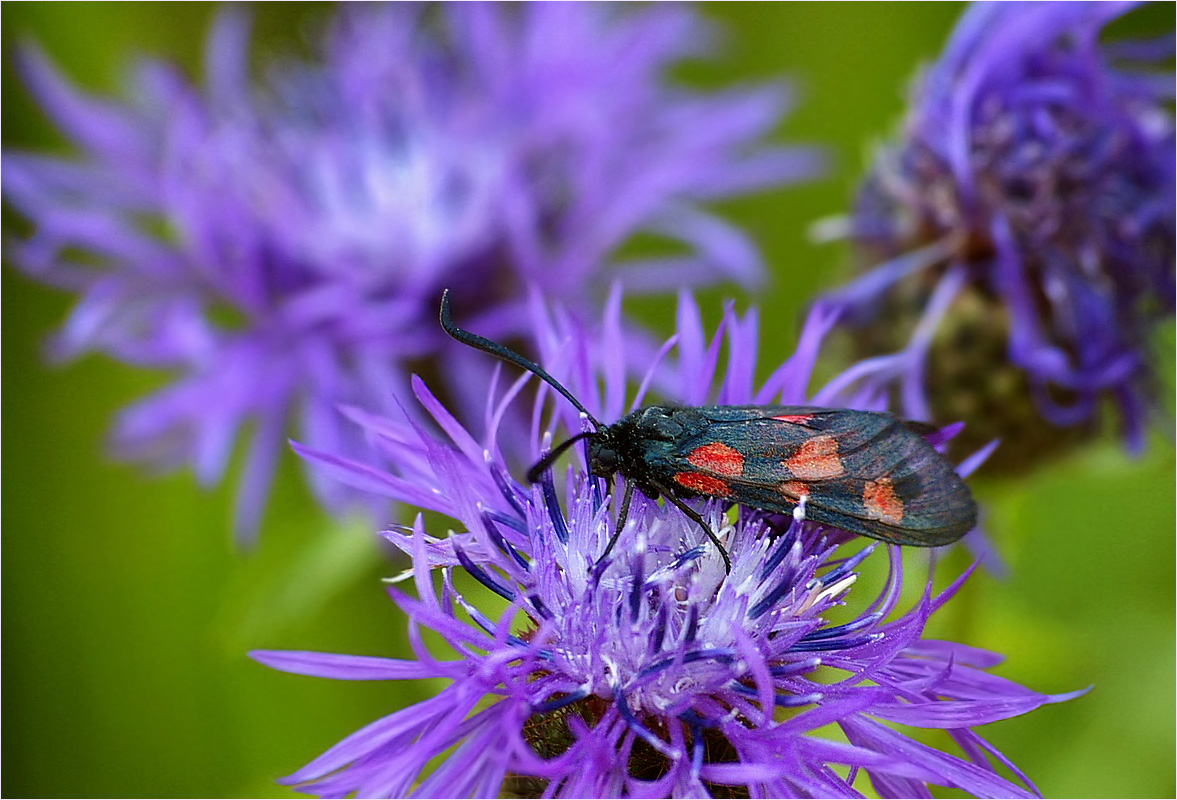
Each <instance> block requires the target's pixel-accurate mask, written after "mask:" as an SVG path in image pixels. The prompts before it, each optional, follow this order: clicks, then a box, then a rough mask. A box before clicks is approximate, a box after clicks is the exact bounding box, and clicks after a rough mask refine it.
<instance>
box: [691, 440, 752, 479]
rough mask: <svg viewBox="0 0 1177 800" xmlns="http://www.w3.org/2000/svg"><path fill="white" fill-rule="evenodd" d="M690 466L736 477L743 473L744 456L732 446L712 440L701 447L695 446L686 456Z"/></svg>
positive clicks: (726, 476) (727, 476)
mask: <svg viewBox="0 0 1177 800" xmlns="http://www.w3.org/2000/svg"><path fill="white" fill-rule="evenodd" d="M687 461H688V462H689V463H690V464H691V466H695V467H698V468H699V469H705V470H707V471H708V472H714V473H715V474H717V475H723V476H724V477H725V478H738V477H740V476H741V475H743V474H744V456H743V455H741V454H740V451H739V450H737V449H736V448H734V447H728V446H727V445H726V444H720V443H719V442H712V443H711V444H705V445H703V446H702V447H696V448H695V449H694V450H692V451H691V454H690V455H689V456H687Z"/></svg>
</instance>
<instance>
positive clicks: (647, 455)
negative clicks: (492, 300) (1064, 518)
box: [441, 289, 977, 572]
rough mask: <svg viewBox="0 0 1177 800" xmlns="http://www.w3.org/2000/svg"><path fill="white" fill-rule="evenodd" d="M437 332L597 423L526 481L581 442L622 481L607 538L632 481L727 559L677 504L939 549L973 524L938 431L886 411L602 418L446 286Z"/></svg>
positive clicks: (651, 411)
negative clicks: (458, 320)
mask: <svg viewBox="0 0 1177 800" xmlns="http://www.w3.org/2000/svg"><path fill="white" fill-rule="evenodd" d="M441 325H442V327H443V328H444V329H445V331H446V333H448V334H449V335H450V336H452V337H454V338H455V339H457V340H458V341H459V342H462V343H463V344H466V345H469V346H470V347H474V348H477V349H479V350H482V351H485V352H487V353H489V354H491V355H493V356H497V357H498V358H501V359H502V360H503V361H507V362H509V363H511V364H515V365H516V366H518V367H521V368H522V369H525V370H527V371H528V372H531V373H533V374H534V375H536V376H538V377H539V378H540V379H542V380H543V381H545V382H546V383H548V384H549V385H550V386H552V388H554V389H555V390H556V391H558V392H559V393H560V394H562V395H563V396H564V397H565V398H567V400H568V402H570V403H572V405H573V406H575V407H576V408H577V409H579V410H580V412H581V413H582V414H584V415H585V417H586V418H587V419H588V421H589V423H590V424H591V425H592V426H593V428H594V429H595V430H592V431H586V432H582V433H578V434H576V435H575V436H572V437H571V438H569V439H567V440H565V441H564V442H562V443H561V444H559V445H558V446H556V447H555V448H553V449H552V450H551V452H549V453H548V454H546V455H545V456H544V457H543V458H542V459H540V461H539V462H538V463H536V464H535V465H534V466H533V467H532V468H531V469H530V470H529V471H528V473H527V479H528V480H529V481H531V482H533V483H534V482H536V481H538V480H539V479H540V477H541V476H542V475H543V473H544V472H546V471H547V470H548V468H549V467H550V466H551V465H552V463H553V462H554V461H555V460H556V459H557V458H559V457H560V455H562V454H563V453H564V451H565V450H567V449H568V448H569V447H571V446H572V445H573V444H574V443H576V442H578V441H580V440H582V439H587V440H588V443H589V472H591V473H592V474H593V475H596V476H599V477H601V478H604V479H606V480H607V481H608V482H609V484H610V486H612V483H613V477H614V476H615V475H617V474H620V475H621V476H622V477H623V478H625V494H624V496H623V498H622V501H621V510H620V511H619V512H618V518H617V526H616V528H615V533H614V534H613V538H612V539H611V540H610V542H609V545H608V546H607V547H606V548H605V552H604V553H602V554H601V558H602V559H604V558H605V557H606V556H607V555H608V554H609V552H610V551H611V550H612V549H613V546H614V544H616V542H617V539H618V536H620V534H621V531H622V530H623V529H624V527H625V521H626V519H627V518H628V515H629V504H630V501H631V500H632V498H633V492H634V489H635V487H636V488H637V489H639V490H640V491H641V492H642V494H644V495H646V496H647V497H649V498H651V499H654V500H657V499H658V498H659V497H664V498H666V500H668V501H669V502H671V503H673V504H674V505H675V506H677V507H678V508H679V510H681V511H682V512H683V513H684V514H686V515H687V516H688V517H689V518H690V519H692V520H693V521H694V522H695V523H696V524H698V525H699V526H700V527H701V528H702V529H703V530H704V531H705V532H706V534H707V536H708V537H709V538H710V539H711V541H712V542H714V543H715V545H716V547H718V548H719V552H720V554H721V555H722V556H723V561H724V565H725V567H726V568H727V570H728V571H729V572H730V571H731V560H730V559H729V558H728V555H727V551H726V550H725V549H724V547H723V545H722V543H721V542H720V541H719V539H718V538H717V537H716V535H715V532H714V531H712V530H711V526H710V525H708V524H707V522H706V521H704V519H703V518H702V517H701V516H699V513H698V512H697V511H695V510H694V509H693V508H691V507H690V506H688V505H687V504H686V503H684V502H683V498H689V497H699V496H702V497H715V498H721V499H724V500H730V501H731V502H732V503H736V504H739V505H743V506H748V507H751V508H758V509H762V510H764V511H773V512H779V513H786V514H787V513H793V514H794V515H795V516H802V515H804V518H805V519H807V520H812V521H814V522H819V523H822V524H825V525H830V526H833V527H835V528H840V529H841V530H844V531H848V532H849V533H856V534H861V535H862V536H868V537H870V538H872V539H879V540H881V541H884V542H892V543H894V544H901V545H913V546H915V547H938V546H940V545H945V544H950V543H952V542H955V541H956V540H957V539H959V538H961V537H962V536H964V535H965V534H966V533H968V532H969V531H970V530H972V529H973V527H974V526H975V524H976V520H977V507H976V504H975V503H974V502H973V496H972V493H971V492H970V491H969V488H968V486H966V485H965V483H964V481H963V480H961V478H960V476H959V475H957V474H956V472H955V470H954V469H953V467H952V464H951V462H949V461H948V459H947V458H946V457H945V456H944V455H943V454H941V453H940V452H939V451H938V450H936V449H935V448H934V447H933V446H932V445H931V444H929V443H928V441H927V439H925V438H924V437H925V435H926V434H929V433H932V432H934V431H935V430H936V429H935V428H934V427H932V426H930V425H926V424H924V423H921V422H909V421H905V420H902V419H899V418H898V417H896V416H894V415H892V414H889V413H887V412H885V411H853V410H851V409H845V408H816V407H808V406H780V405H766V406H703V407H698V408H678V407H674V406H644V407H642V408H639V409H637V410H636V411H633V412H631V413H629V414H627V415H626V416H625V417H623V418H622V419H620V420H619V421H617V422H615V423H613V424H612V425H603V424H601V423H600V422H599V421H598V420H597V419H596V418H594V417H593V415H592V414H590V413H589V412H588V409H586V408H585V407H584V406H583V405H582V404H581V403H580V401H579V400H577V399H576V398H575V397H573V396H572V393H571V392H569V391H568V390H567V389H565V388H564V387H563V386H562V385H561V384H560V383H559V382H558V381H557V380H556V379H555V378H553V377H552V376H551V375H549V374H548V373H547V372H545V371H544V370H543V369H542V368H541V367H540V366H539V365H538V364H535V363H534V362H532V361H529V360H528V359H526V358H524V357H523V356H521V355H519V354H518V353H516V352H514V351H513V350H510V349H508V348H506V347H504V346H503V345H501V344H498V343H497V342H492V341H491V340H489V339H486V338H483V337H482V336H479V335H477V334H474V333H470V332H469V331H465V330H462V329H461V328H459V327H457V326H456V325H455V324H454V322H453V319H452V318H451V316H450V305H449V290H448V289H446V290H445V291H444V292H443V293H442V296H441Z"/></svg>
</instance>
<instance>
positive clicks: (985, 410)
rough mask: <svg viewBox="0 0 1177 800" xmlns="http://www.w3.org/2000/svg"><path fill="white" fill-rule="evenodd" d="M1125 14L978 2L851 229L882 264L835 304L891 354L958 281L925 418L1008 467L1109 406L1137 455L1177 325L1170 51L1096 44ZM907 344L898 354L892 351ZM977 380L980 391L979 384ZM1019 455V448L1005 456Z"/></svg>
mask: <svg viewBox="0 0 1177 800" xmlns="http://www.w3.org/2000/svg"><path fill="white" fill-rule="evenodd" d="M1130 8H1132V4H1123V3H1066V2H1060V3H993V4H988V3H979V4H975V5H973V6H972V7H970V9H969V10H968V11H967V12H966V13H965V15H964V16H963V17H962V19H961V20H960V23H959V24H958V26H957V28H956V30H955V31H954V33H953V35H952V38H951V39H950V41H949V42H948V45H947V46H946V48H945V50H944V53H943V54H942V55H941V58H940V60H939V61H938V62H936V63H935V64H934V65H932V66H931V67H930V68H929V69H928V70H927V71H926V73H925V74H924V75H923V77H922V79H921V80H920V81H919V83H918V85H917V87H916V90H915V92H914V97H913V99H912V103H911V108H910V111H909V112H908V116H907V119H906V121H905V124H904V126H903V131H902V135H901V137H900V138H899V140H898V141H897V142H895V143H894V144H893V145H892V146H890V147H888V148H885V149H884V150H883V151H882V152H881V153H880V154H879V156H878V159H877V160H876V163H875V165H874V168H873V170H872V172H871V174H870V176H869V178H868V180H867V181H866V183H865V184H864V186H863V188H862V190H861V193H860V196H859V198H858V203H857V207H856V209H855V211H854V213H853V215H852V219H851V223H850V231H851V235H852V237H853V238H854V240H855V242H856V243H857V244H858V245H859V246H860V249H861V252H862V253H863V255H864V256H865V257H866V258H868V259H871V260H873V261H877V260H878V259H883V260H884V263H882V264H881V265H880V266H877V267H874V268H873V269H871V270H870V271H868V272H867V274H866V275H865V276H863V277H861V278H860V279H859V280H858V281H857V282H855V283H854V284H852V285H851V286H850V287H848V288H846V289H844V290H842V291H841V292H838V293H836V294H835V295H833V299H836V300H838V301H841V302H844V303H846V304H847V305H848V306H849V307H850V309H851V310H852V311H853V314H852V320H851V321H852V322H853V323H854V324H856V325H869V327H866V328H865V330H864V331H863V333H862V334H860V336H859V341H860V344H861V345H862V347H863V349H866V350H868V351H870V352H880V351H883V352H885V351H887V350H889V349H891V348H893V347H895V346H896V341H897V340H896V337H901V336H902V333H903V331H904V330H905V327H904V326H905V324H908V325H909V324H910V323H909V322H907V323H905V320H908V319H909V318H910V315H911V310H912V309H918V308H919V307H920V305H921V304H922V303H923V302H924V299H925V298H926V297H927V296H928V294H929V293H930V292H931V291H932V289H933V287H935V286H936V285H937V282H939V281H941V280H944V279H945V276H946V275H947V274H948V273H949V272H951V271H952V270H953V269H959V270H963V271H964V273H965V275H966V278H967V279H966V280H965V281H964V283H963V285H962V287H961V289H960V290H959V293H958V295H957V297H956V299H955V303H954V306H953V308H952V312H951V313H950V315H949V316H948V318H947V319H948V321H947V324H946V325H945V326H944V327H943V328H942V329H941V330H940V332H939V334H938V339H937V342H936V344H935V346H934V347H932V350H931V354H930V359H931V362H930V367H929V374H928V382H927V393H928V395H929V397H930V398H931V400H932V402H933V404H934V405H935V406H936V412H937V417H938V418H944V419H967V420H968V421H969V430H968V432H967V433H971V435H972V437H973V438H971V439H969V440H966V441H972V442H981V441H987V440H988V439H990V438H993V437H1003V438H1004V439H1005V440H1006V441H1007V442H1008V443H1010V445H1012V446H1007V447H1003V448H1002V449H1001V450H999V451H998V454H997V455H998V458H1001V457H1002V455H1003V454H1004V455H1005V456H1007V457H1008V458H1006V462H1007V465H1008V466H1012V465H1013V464H1014V463H1015V462H1017V461H1020V460H1024V459H1025V458H1026V457H1027V456H1030V455H1031V454H1033V453H1034V452H1035V451H1041V450H1042V449H1043V448H1044V447H1051V446H1052V445H1051V444H1050V442H1049V441H1047V440H1046V439H1045V438H1044V437H1050V438H1051V439H1060V438H1061V439H1062V440H1066V439H1068V438H1072V437H1073V436H1075V435H1082V433H1083V432H1082V431H1078V430H1072V431H1068V432H1058V431H1055V430H1054V429H1052V426H1051V425H1044V424H1043V423H1042V420H1043V418H1044V419H1045V420H1047V421H1048V422H1049V423H1052V424H1053V425H1054V426H1061V427H1068V426H1078V427H1079V428H1091V427H1093V425H1094V423H1095V421H1096V417H1097V411H1098V409H1099V407H1100V403H1101V400H1102V399H1103V398H1104V397H1111V398H1113V399H1114V400H1115V402H1116V404H1117V406H1118V408H1119V412H1120V416H1121V418H1122V421H1123V426H1124V429H1125V435H1126V438H1127V441H1128V443H1129V444H1130V446H1131V447H1133V448H1139V447H1140V446H1141V445H1142V442H1143V435H1144V430H1145V423H1146V420H1147V416H1148V411H1149V407H1150V406H1151V405H1153V404H1154V403H1155V400H1154V399H1153V398H1154V396H1155V386H1154V384H1153V382H1152V377H1153V371H1152V369H1151V367H1150V334H1151V333H1152V332H1153V331H1154V329H1155V328H1156V326H1157V325H1158V323H1159V322H1161V321H1163V320H1164V319H1165V318H1166V317H1168V316H1171V315H1172V313H1173V307H1174V212H1175V208H1174V193H1175V184H1174V164H1175V162H1174V126H1173V115H1172V111H1171V108H1172V97H1173V76H1172V71H1171V68H1170V69H1168V71H1167V72H1166V71H1158V70H1160V69H1161V68H1160V64H1163V59H1164V58H1172V55H1173V39H1172V36H1171V35H1168V36H1165V37H1164V38H1163V40H1157V41H1151V42H1148V41H1121V42H1116V43H1113V44H1108V43H1106V42H1105V41H1103V39H1101V34H1102V32H1103V29H1104V27H1105V26H1106V25H1107V24H1108V23H1109V22H1111V21H1112V20H1115V19H1116V18H1118V17H1120V16H1121V15H1122V14H1124V13H1125V11H1127V10H1128V9H1130ZM899 341H901V338H900V339H899ZM979 376H983V377H979ZM1019 444H1020V445H1022V446H1021V447H1020V448H1019Z"/></svg>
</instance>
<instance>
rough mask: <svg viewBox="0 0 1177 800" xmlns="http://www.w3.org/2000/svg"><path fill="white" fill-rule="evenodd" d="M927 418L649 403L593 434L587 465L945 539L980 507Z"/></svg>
mask: <svg viewBox="0 0 1177 800" xmlns="http://www.w3.org/2000/svg"><path fill="white" fill-rule="evenodd" d="M927 430H928V426H923V425H920V424H918V423H908V422H904V421H903V420H901V419H899V418H898V417H895V416H894V415H892V414H889V413H886V412H882V411H853V410H848V409H828V408H811V407H805V406H775V405H774V406H706V407H699V408H676V407H671V406H645V407H643V408H640V409H638V410H636V411H634V412H632V413H631V414H629V415H627V416H625V417H624V418H622V419H621V420H619V421H618V422H616V423H614V424H612V425H607V426H604V427H602V428H601V429H600V430H599V431H597V432H595V433H594V434H593V435H592V436H591V437H590V441H589V470H590V471H591V472H592V473H593V474H595V475H599V476H601V477H605V478H612V477H613V476H614V475H615V474H621V475H622V476H623V477H625V478H626V480H627V481H629V482H631V483H633V484H634V485H635V486H636V487H637V489H638V490H640V491H641V492H642V493H643V494H645V495H647V496H648V497H651V498H657V497H659V496H661V495H665V494H673V495H674V496H676V497H679V498H683V497H695V496H700V495H701V496H706V497H717V498H723V499H728V500H731V501H732V502H735V503H739V504H741V505H745V506H751V507H753V508H759V509H763V510H765V511H776V512H781V513H789V512H792V511H793V510H794V509H795V508H796V507H797V505H798V503H799V502H800V501H801V498H802V497H804V498H805V516H806V518H807V519H810V520H813V521H815V522H821V523H824V524H828V525H832V526H835V527H838V528H841V529H842V530H845V531H849V532H851V533H858V534H861V535H863V536H869V537H871V538H874V539H881V540H883V541H888V542H894V543H896V544H905V545H916V546H922V547H934V546H938V545H943V544H948V543H950V542H954V541H956V540H957V539H959V538H960V537H961V536H963V535H964V534H966V533H968V531H970V530H971V529H972V528H973V526H974V525H975V524H976V506H975V504H974V502H973V499H972V495H971V493H970V492H969V489H968V487H967V486H966V485H965V483H964V481H962V480H961V478H960V476H958V475H957V474H956V472H955V471H954V470H953V468H952V465H951V463H949V461H948V460H947V459H946V458H945V457H944V456H943V455H942V454H941V453H939V452H938V451H937V450H936V449H935V448H934V447H932V445H931V444H929V443H928V441H927V440H926V439H925V438H924V436H923V435H922V434H921V431H923V432H926V431H927Z"/></svg>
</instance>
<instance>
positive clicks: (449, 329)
mask: <svg viewBox="0 0 1177 800" xmlns="http://www.w3.org/2000/svg"><path fill="white" fill-rule="evenodd" d="M441 327H442V328H444V329H445V332H446V333H448V334H449V335H450V336H452V337H454V338H455V339H457V340H458V341H459V342H461V343H462V344H464V345H469V346H470V347H474V348H477V349H479V350H481V351H482V352H484V353H490V354H491V355H492V356H497V357H498V358H501V359H502V360H503V361H507V362H510V363H511V364H514V365H515V366H517V367H521V368H522V369H525V370H527V371H528V372H530V373H532V374H534V375H536V376H538V377H539V378H540V379H541V380H543V381H545V382H546V383H547V384H548V385H549V386H551V387H552V388H553V389H555V390H556V391H557V392H559V393H560V394H562V395H564V397H566V398H567V399H568V402H570V403H572V405H574V406H576V407H577V408H578V409H579V410H580V413H582V414H584V415H585V416H586V417H588V419H589V422H591V423H592V424H593V427H595V428H596V429H597V430H600V429H601V428H602V427H604V426H603V425H601V423H599V422H597V419H596V417H594V416H593V415H592V414H590V413H589V412H588V409H587V408H585V407H584V406H582V405H581V404H580V401H579V400H577V399H576V398H575V397H573V396H572V392H570V391H568V390H567V389H565V388H564V387H563V386H561V385H560V383H559V381H557V380H556V379H555V378H553V377H552V376H551V375H549V374H548V373H546V372H544V370H543V369H542V368H541V367H540V366H539V365H538V364H536V363H535V362H534V361H528V360H527V359H526V358H524V357H523V356H521V355H519V354H518V353H516V352H515V351H514V350H510V349H508V348H506V347H504V346H503V345H501V344H499V343H498V342H492V341H491V340H490V339H487V338H484V337H482V336H479V335H478V334H476V333H470V331H464V330H462V329H461V328H459V327H458V326H457V325H455V324H454V321H453V319H452V318H451V317H450V290H449V289H444V290H442V293H441ZM579 438H582V437H580V436H576V437H573V440H575V439H579ZM567 444H568V443H567V442H565V444H564V445H562V446H561V447H560V448H558V452H563V450H564V446H566V445H567ZM549 463H550V462H549Z"/></svg>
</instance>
